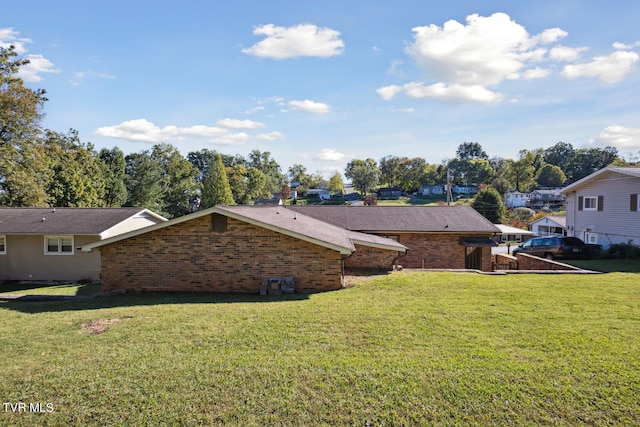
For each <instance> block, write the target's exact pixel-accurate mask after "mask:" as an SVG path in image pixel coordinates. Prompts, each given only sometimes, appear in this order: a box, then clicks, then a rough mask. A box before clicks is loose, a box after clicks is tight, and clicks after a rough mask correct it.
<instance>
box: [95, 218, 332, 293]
mask: <svg viewBox="0 0 640 427" xmlns="http://www.w3.org/2000/svg"><path fill="white" fill-rule="evenodd" d="M100 253H101V257H102V273H101V281H102V287H103V290H104V291H110V290H115V289H128V290H134V291H142V290H153V289H166V290H175V291H196V292H197V291H201V292H239V293H256V294H257V293H259V291H260V284H261V283H262V280H263V279H265V278H269V277H283V276H293V277H294V278H295V280H296V292H302V293H309V292H319V291H328V290H334V289H339V288H341V286H342V266H341V258H342V256H341V254H340V253H339V252H337V251H333V250H330V249H327V248H324V247H321V246H318V245H314V244H312V243H308V242H305V241H302V240H299V239H295V238H293V237H289V236H286V235H284V234H279V233H276V232H274V231H271V230H267V229H264V228H260V227H257V226H254V225H251V224H248V223H245V222H242V221H238V220H235V219H232V218H228V220H227V227H226V231H224V232H214V231H213V227H212V217H211V216H210V215H205V216H203V217H199V218H194V219H192V220H189V221H186V222H183V223H179V224H175V225H173V226H170V227H165V228H161V229H159V230H155V231H152V232H149V233H146V234H142V235H139V236H136V237H132V238H130V239H127V240H123V241H120V242H115V243H112V244H109V245H106V246H103V247H101V248H100Z"/></svg>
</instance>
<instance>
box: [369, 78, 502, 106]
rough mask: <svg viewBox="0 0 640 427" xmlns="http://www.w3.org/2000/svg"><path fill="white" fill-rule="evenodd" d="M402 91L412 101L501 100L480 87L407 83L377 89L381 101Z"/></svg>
mask: <svg viewBox="0 0 640 427" xmlns="http://www.w3.org/2000/svg"><path fill="white" fill-rule="evenodd" d="M401 91H404V93H405V95H406V96H408V97H409V98H414V99H434V100H437V101H444V102H452V103H459V102H485V103H492V102H498V101H501V100H502V95H501V94H499V93H496V92H492V91H491V90H489V89H487V88H485V87H483V86H480V85H473V86H464V85H447V84H445V83H435V84H432V85H429V86H427V85H425V84H424V83H421V82H414V83H407V84H406V85H404V86H402V87H400V86H388V87H386V88H381V89H378V94H380V96H382V98H383V99H385V100H389V99H391V98H393V96H394V95H395V94H397V93H398V92H401Z"/></svg>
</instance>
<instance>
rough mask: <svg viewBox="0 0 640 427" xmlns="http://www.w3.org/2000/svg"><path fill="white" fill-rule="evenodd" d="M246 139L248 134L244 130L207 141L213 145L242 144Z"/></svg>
mask: <svg viewBox="0 0 640 427" xmlns="http://www.w3.org/2000/svg"><path fill="white" fill-rule="evenodd" d="M248 139H249V135H247V134H246V133H244V132H240V133H230V134H227V135H223V136H221V137H219V138H215V139H212V140H211V141H209V142H210V143H211V144H214V145H242V144H243V143H244V142H246V141H247V140H248Z"/></svg>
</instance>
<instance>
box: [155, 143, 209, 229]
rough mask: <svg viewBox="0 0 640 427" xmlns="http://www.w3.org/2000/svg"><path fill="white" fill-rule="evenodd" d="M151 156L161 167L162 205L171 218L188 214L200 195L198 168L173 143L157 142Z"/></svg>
mask: <svg viewBox="0 0 640 427" xmlns="http://www.w3.org/2000/svg"><path fill="white" fill-rule="evenodd" d="M151 157H152V158H154V159H155V161H157V162H159V164H160V168H161V171H162V173H161V187H162V195H161V206H162V211H163V212H164V213H165V214H167V215H168V216H169V218H176V217H178V216H182V215H186V214H188V213H190V212H191V211H192V204H193V202H194V201H195V199H196V198H197V197H198V190H199V184H198V182H197V179H196V178H197V176H198V170H197V169H196V168H195V166H193V165H192V164H191V162H189V161H188V160H187V159H185V158H184V157H183V156H182V154H180V152H179V151H178V149H177V148H176V147H174V146H173V145H171V144H164V143H162V144H157V145H154V146H153V148H152V150H151Z"/></svg>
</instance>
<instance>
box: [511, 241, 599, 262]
mask: <svg viewBox="0 0 640 427" xmlns="http://www.w3.org/2000/svg"><path fill="white" fill-rule="evenodd" d="M512 253H513V255H517V254H518V253H525V254H529V255H535V256H539V257H542V258H547V259H556V258H561V259H579V258H589V257H590V256H591V249H590V248H589V246H587V244H586V243H585V242H583V241H582V240H580V239H578V238H577V237H534V238H533V239H529V240H527V241H526V242H524V243H523V244H521V245H519V246H518V247H517V248H515V249H514V250H513V252H512Z"/></svg>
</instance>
